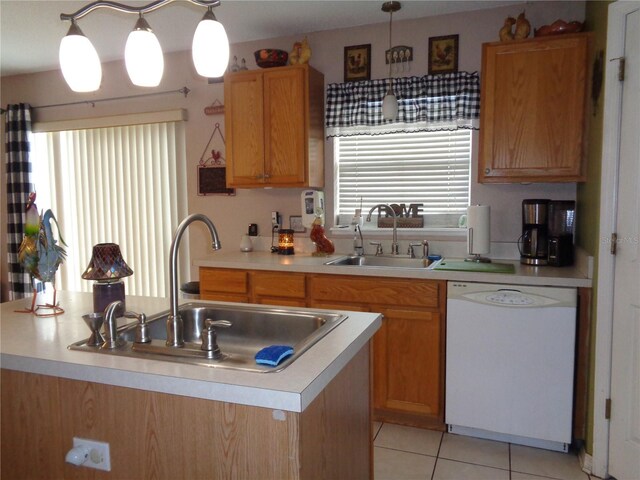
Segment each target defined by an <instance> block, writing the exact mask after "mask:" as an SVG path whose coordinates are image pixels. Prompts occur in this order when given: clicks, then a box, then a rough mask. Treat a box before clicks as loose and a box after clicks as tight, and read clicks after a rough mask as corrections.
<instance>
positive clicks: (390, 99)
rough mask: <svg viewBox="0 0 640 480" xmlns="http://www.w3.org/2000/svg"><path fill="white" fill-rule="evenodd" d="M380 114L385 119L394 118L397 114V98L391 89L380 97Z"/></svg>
mask: <svg viewBox="0 0 640 480" xmlns="http://www.w3.org/2000/svg"><path fill="white" fill-rule="evenodd" d="M382 116H383V117H384V119H385V120H395V119H396V117H397V116H398V99H397V98H396V96H395V95H394V94H393V90H391V89H389V91H387V94H386V95H385V96H384V98H383V99H382Z"/></svg>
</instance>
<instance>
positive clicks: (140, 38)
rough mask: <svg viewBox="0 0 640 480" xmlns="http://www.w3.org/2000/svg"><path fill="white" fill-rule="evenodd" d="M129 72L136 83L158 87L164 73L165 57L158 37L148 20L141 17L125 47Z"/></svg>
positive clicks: (140, 85)
mask: <svg viewBox="0 0 640 480" xmlns="http://www.w3.org/2000/svg"><path fill="white" fill-rule="evenodd" d="M124 61H125V65H126V66H127V73H128V74H129V78H130V79H131V82H132V83H133V84H134V85H137V86H139V87H157V86H158V85H159V84H160V80H162V74H163V73H164V57H163V55H162V48H161V47H160V42H158V39H157V37H156V36H155V34H154V33H153V31H152V30H151V27H149V24H148V23H147V21H146V20H145V19H144V18H142V17H140V18H139V19H138V21H137V22H136V26H135V27H134V29H133V31H132V32H131V33H130V34H129V37H128V38H127V44H126V45H125V47H124Z"/></svg>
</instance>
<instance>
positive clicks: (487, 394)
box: [445, 282, 577, 452]
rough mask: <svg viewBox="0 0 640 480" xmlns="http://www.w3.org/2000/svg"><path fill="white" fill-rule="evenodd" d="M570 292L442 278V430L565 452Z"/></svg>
mask: <svg viewBox="0 0 640 480" xmlns="http://www.w3.org/2000/svg"><path fill="white" fill-rule="evenodd" d="M576 303H577V290H576V289H575V288H558V287H529V286H509V285H496V284H490V283H468V282H448V284H447V345H446V347H447V354H446V400H445V421H446V423H447V425H448V429H449V432H451V433H458V434H462V435H470V436H475V437H481V438H488V439H491V440H499V441H504V442H511V443H517V444H522V445H529V446H534V447H539V448H546V449H550V450H558V451H564V452H566V451H567V450H568V447H569V445H570V443H571V424H572V411H573V371H574V360H575V329H576Z"/></svg>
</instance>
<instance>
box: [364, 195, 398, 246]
mask: <svg viewBox="0 0 640 480" xmlns="http://www.w3.org/2000/svg"><path fill="white" fill-rule="evenodd" d="M376 208H384V209H385V210H387V212H389V213H391V216H392V217H393V239H392V241H391V255H398V216H397V215H396V212H395V211H394V210H393V208H391V207H390V206H389V205H387V204H386V203H379V204H377V205H374V206H373V207H371V210H369V214H368V215H367V222H370V221H371V213H372V212H373V211H374V210H375V209H376Z"/></svg>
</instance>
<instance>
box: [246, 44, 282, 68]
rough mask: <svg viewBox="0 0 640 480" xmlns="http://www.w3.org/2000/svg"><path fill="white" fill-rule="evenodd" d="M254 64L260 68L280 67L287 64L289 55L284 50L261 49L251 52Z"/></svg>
mask: <svg viewBox="0 0 640 480" xmlns="http://www.w3.org/2000/svg"><path fill="white" fill-rule="evenodd" d="M253 55H254V56H255V57H256V63H257V64H258V66H259V67H261V68H271V67H282V66H284V65H286V64H287V60H288V59H289V54H288V53H287V52H285V51H284V50H278V49H275V48H263V49H262V50H256V51H255V52H253Z"/></svg>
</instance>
